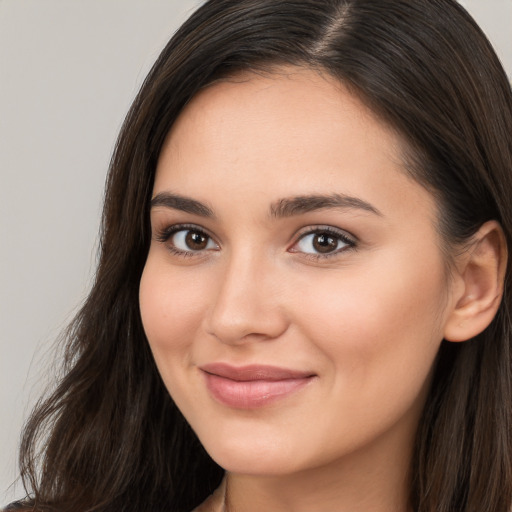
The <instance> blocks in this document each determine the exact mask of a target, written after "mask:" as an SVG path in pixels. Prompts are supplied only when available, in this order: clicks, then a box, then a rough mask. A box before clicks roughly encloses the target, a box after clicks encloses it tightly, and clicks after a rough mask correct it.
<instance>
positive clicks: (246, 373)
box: [200, 363, 315, 381]
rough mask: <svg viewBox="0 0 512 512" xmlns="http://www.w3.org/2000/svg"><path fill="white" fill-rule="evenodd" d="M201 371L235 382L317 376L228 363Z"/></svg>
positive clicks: (206, 367)
mask: <svg viewBox="0 0 512 512" xmlns="http://www.w3.org/2000/svg"><path fill="white" fill-rule="evenodd" d="M200 369H201V370H202V371H203V372H206V373H209V374H211V375H217V376H218V377H223V378H225V379H231V380H235V381H253V380H269V381H272V380H275V381H277V380H286V379H305V378H307V377H313V376H314V375H315V374H314V373H312V372H309V371H302V370H292V369H290V368H280V367H278V366H269V365H259V364H251V365H247V366H232V365H230V364H227V363H209V364H205V365H202V366H200Z"/></svg>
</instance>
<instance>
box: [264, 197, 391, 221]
mask: <svg viewBox="0 0 512 512" xmlns="http://www.w3.org/2000/svg"><path fill="white" fill-rule="evenodd" d="M330 208H334V209H337V208H338V209H343V210H352V209H358V210H363V211H366V212H369V213H373V214H375V215H378V216H379V217H383V215H382V213H381V212H380V211H379V210H378V209H377V208H375V206H373V205H371V204H370V203H368V202H366V201H364V200H363V199H360V198H358V197H352V196H347V195H345V194H330V195H308V196H296V197H289V198H286V197H285V198H283V199H279V200H278V201H275V202H274V203H272V205H271V207H270V215H271V216H272V217H278V218H280V217H292V216H293V215H301V214H303V213H307V212H312V211H315V210H325V209H330Z"/></svg>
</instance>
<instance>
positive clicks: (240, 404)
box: [200, 363, 315, 409]
mask: <svg viewBox="0 0 512 512" xmlns="http://www.w3.org/2000/svg"><path fill="white" fill-rule="evenodd" d="M200 369H201V370H202V371H203V373H204V376H205V380H206V386H207V388H208V390H209V392H210V393H211V395H212V396H213V398H215V399H216V400H217V401H218V402H220V403H222V404H223V405H227V406H229V407H234V408H236V409H255V408H258V407H263V406H265V405H267V404H270V403H272V402H275V401H276V400H279V399H281V398H284V397H286V396H289V395H291V394H292V393H294V392H296V391H299V390H300V389H302V388H303V387H304V386H306V385H307V384H309V383H310V382H311V381H312V380H313V378H314V377H315V374H313V373H311V372H304V371H297V370H291V369H288V368H279V367H276V366H266V365H249V366H238V367H237V366H231V365H229V364H226V363H212V364H206V365H204V366H201V367H200Z"/></svg>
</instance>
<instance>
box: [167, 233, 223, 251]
mask: <svg viewBox="0 0 512 512" xmlns="http://www.w3.org/2000/svg"><path fill="white" fill-rule="evenodd" d="M169 242H170V243H171V244H172V245H173V246H174V248H175V249H176V250H178V251H180V252H184V253H187V252H199V251H206V250H210V249H218V248H219V247H218V245H217V244H216V243H215V242H214V241H213V240H212V238H211V237H209V236H208V235H207V234H206V233H203V232H202V231H200V230H199V229H191V228H188V229H180V230H178V231H175V232H174V233H173V234H172V235H171V236H170V237H169Z"/></svg>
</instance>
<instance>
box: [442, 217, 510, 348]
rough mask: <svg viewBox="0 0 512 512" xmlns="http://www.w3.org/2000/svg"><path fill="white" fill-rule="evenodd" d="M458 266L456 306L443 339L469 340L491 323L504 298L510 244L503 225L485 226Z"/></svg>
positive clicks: (455, 292) (474, 238)
mask: <svg viewBox="0 0 512 512" xmlns="http://www.w3.org/2000/svg"><path fill="white" fill-rule="evenodd" d="M455 266H456V270H455V271H454V272H455V277H454V280H455V282H454V283H453V293H454V296H453V297H452V299H453V301H452V303H453V304H454V306H453V310H452V311H451V312H450V315H449V317H448V319H447V322H446V324H445V330H444V338H445V339H446V340H448V341H466V340H469V339H471V338H473V337H474V336H476V335H477V334H480V333H481V332H482V331H483V330H484V329H485V328H486V327H487V326H488V325H489V324H490V323H491V321H492V319H493V318H494V316H495V315H496V312H497V311H498V308H499V305H500V302H501V298H502V296H503V283H504V280H505V271H506V267H507V245H506V241H505V235H504V234H503V230H502V228H501V226H500V224H499V223H498V222H496V221H489V222H486V223H485V224H483V225H482V226H481V227H480V229H479V230H478V232H477V233H476V234H475V235H474V236H473V238H472V240H471V241H470V243H469V245H468V247H467V249H466V250H465V251H464V252H463V253H462V254H461V255H459V256H456V263H455Z"/></svg>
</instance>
